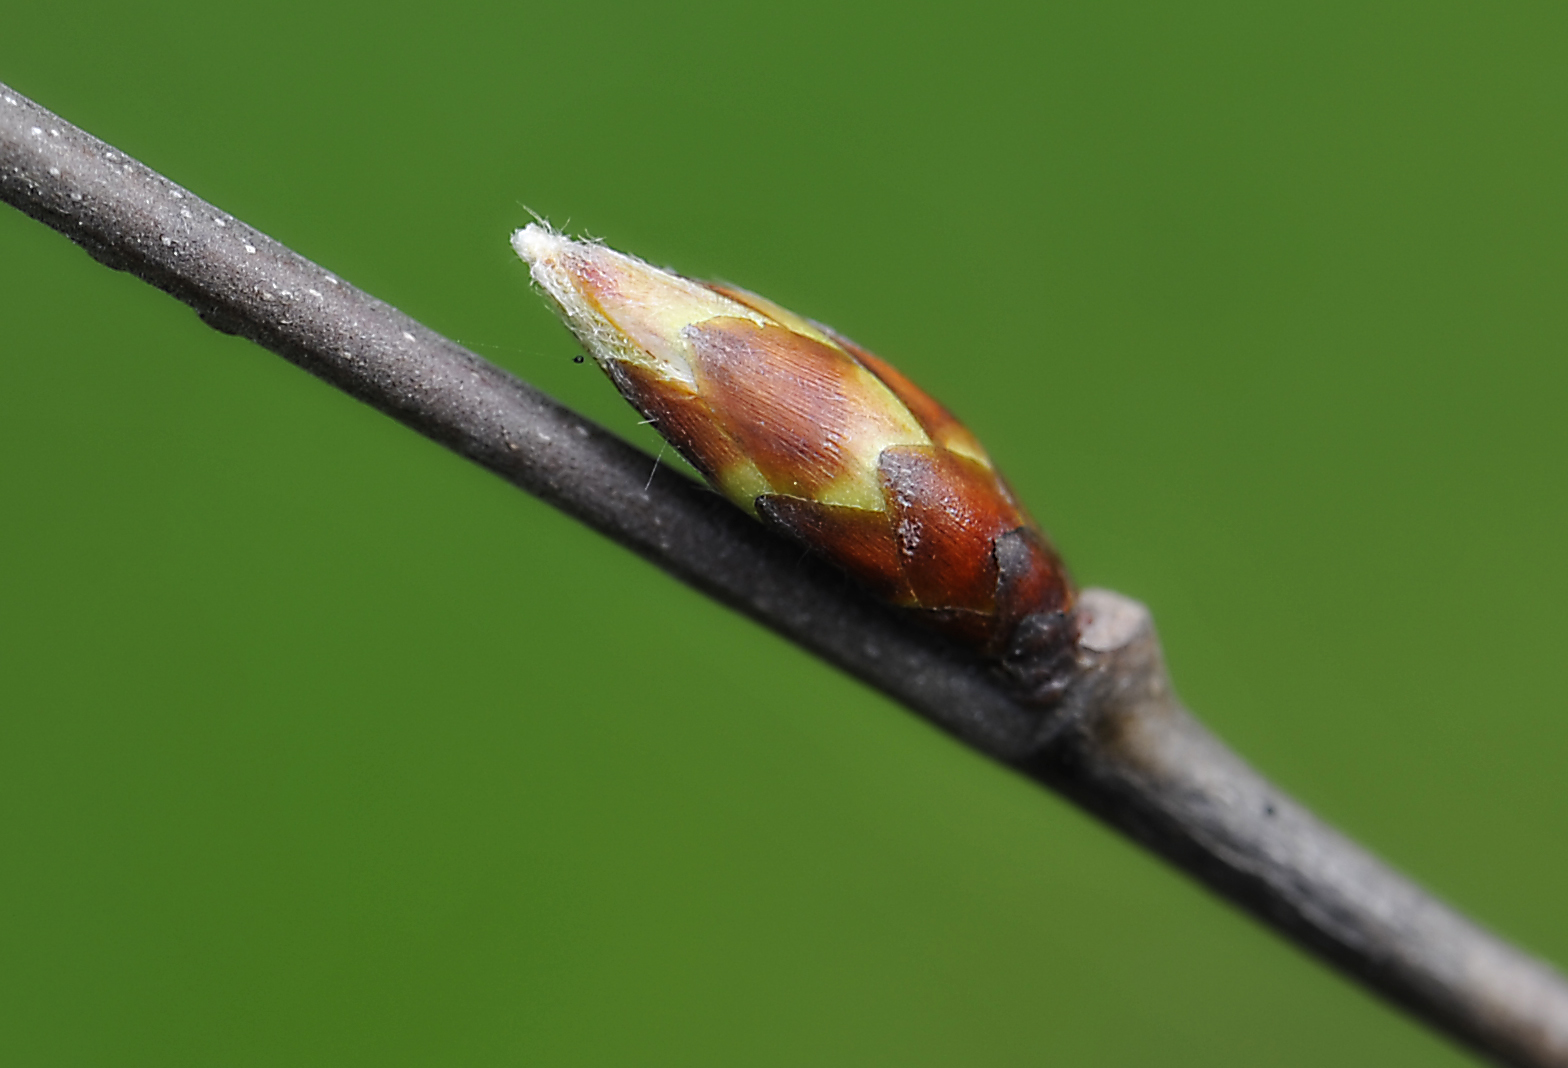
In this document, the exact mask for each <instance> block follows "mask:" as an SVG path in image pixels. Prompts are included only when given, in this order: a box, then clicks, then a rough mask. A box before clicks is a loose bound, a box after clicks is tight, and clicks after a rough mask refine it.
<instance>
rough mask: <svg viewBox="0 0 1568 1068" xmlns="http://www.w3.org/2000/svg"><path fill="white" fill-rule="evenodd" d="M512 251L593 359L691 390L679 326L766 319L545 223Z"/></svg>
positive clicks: (520, 235)
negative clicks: (643, 371)
mask: <svg viewBox="0 0 1568 1068" xmlns="http://www.w3.org/2000/svg"><path fill="white" fill-rule="evenodd" d="M512 248H513V249H514V250H515V251H516V252H517V255H518V256H519V257H520V258H521V259H522V260H523V261H524V262H525V263H527V264H528V273H529V274H530V275H532V277H533V280H534V283H535V284H536V285H538V287H539V288H540V289H542V290H544V291H545V293H547V294H549V296H550V299H551V300H552V301H554V303H555V305H556V307H557V308H558V309H560V312H561V315H562V317H563V318H565V320H566V325H567V327H568V328H569V329H570V330H571V331H572V333H574V334H576V335H577V337H578V339H579V340H580V341H582V343H583V347H584V348H586V349H587V350H588V352H589V354H590V355H592V356H593V358H594V360H595V361H596V362H598V363H599V364H600V365H601V366H603V367H604V368H605V369H606V370H608V369H609V368H610V367H611V365H612V364H615V363H632V364H637V365H638V366H640V367H643V368H646V369H648V370H650V371H653V372H655V373H656V374H658V375H660V376H662V377H664V378H665V379H666V380H668V381H671V382H678V383H680V384H681V385H683V386H685V387H686V388H687V389H695V388H696V379H695V377H694V376H693V374H692V368H691V362H690V359H691V355H690V352H689V350H688V349H687V343H686V339H685V328H686V327H687V326H690V325H691V324H694V323H700V322H704V321H706V320H708V319H712V318H716V317H732V318H741V319H749V320H750V321H752V322H754V323H757V324H758V325H768V324H770V323H771V320H769V319H768V318H766V317H765V316H763V315H761V314H759V313H758V312H756V311H754V310H753V309H751V308H748V307H746V306H745V305H744V304H740V303H738V302H736V301H734V300H731V299H730V298H729V297H726V296H724V295H723V294H721V293H718V292H715V291H714V290H713V289H710V288H709V287H707V286H705V285H703V284H702V283H700V282H693V281H692V280H691V279H689V278H683V277H681V276H680V275H678V274H675V273H674V272H672V271H665V270H661V269H660V268H658V267H653V266H651V265H649V264H647V263H644V262H643V261H642V260H640V259H638V258H637V257H635V256H628V255H626V254H625V253H623V252H617V251H615V250H614V249H612V248H610V247H609V246H607V245H602V244H599V243H597V242H592V241H574V240H573V239H571V238H569V237H566V236H565V235H563V234H560V233H557V232H556V231H555V230H554V229H552V228H551V226H550V224H549V223H546V222H544V221H542V220H541V221H539V222H534V223H529V224H528V225H527V226H525V227H523V228H522V229H521V230H517V231H514V232H513V234H512Z"/></svg>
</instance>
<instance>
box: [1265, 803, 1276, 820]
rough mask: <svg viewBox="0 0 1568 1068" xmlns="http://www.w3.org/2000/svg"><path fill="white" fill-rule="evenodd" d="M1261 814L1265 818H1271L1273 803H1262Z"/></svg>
mask: <svg viewBox="0 0 1568 1068" xmlns="http://www.w3.org/2000/svg"><path fill="white" fill-rule="evenodd" d="M1263 814H1264V815H1265V816H1270V817H1272V816H1273V815H1274V802H1272V801H1265V802H1263Z"/></svg>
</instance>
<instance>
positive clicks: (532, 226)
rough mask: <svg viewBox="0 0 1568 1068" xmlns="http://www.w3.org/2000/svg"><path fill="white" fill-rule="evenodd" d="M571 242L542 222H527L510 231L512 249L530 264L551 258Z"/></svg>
mask: <svg viewBox="0 0 1568 1068" xmlns="http://www.w3.org/2000/svg"><path fill="white" fill-rule="evenodd" d="M571 243H572V240H571V238H569V237H562V236H561V235H560V234H558V233H556V232H555V231H554V230H552V229H550V227H549V226H547V225H545V224H544V223H529V224H528V225H527V226H525V227H523V228H522V229H521V230H516V231H513V233H512V249H513V251H515V252H516V253H517V255H518V256H519V257H520V258H521V259H522V260H523V262H524V263H527V264H529V265H530V266H532V265H533V264H535V263H539V262H540V261H542V260H548V259H550V258H552V257H553V256H555V255H556V254H557V253H559V252H560V250H561V249H562V248H564V247H565V246H567V245H570V244H571Z"/></svg>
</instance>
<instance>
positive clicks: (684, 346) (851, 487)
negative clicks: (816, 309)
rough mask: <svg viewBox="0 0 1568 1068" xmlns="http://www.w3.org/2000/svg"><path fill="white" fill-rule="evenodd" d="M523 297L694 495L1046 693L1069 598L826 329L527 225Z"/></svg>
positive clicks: (919, 413)
mask: <svg viewBox="0 0 1568 1068" xmlns="http://www.w3.org/2000/svg"><path fill="white" fill-rule="evenodd" d="M512 245H513V248H514V249H515V250H516V251H517V254H518V255H519V256H520V257H522V259H523V260H525V261H526V262H527V263H528V265H529V269H530V273H531V274H532V277H533V280H534V282H535V283H536V284H537V285H538V286H539V287H540V288H541V289H542V290H544V292H545V293H546V294H547V295H548V296H549V297H550V299H551V300H552V301H553V302H554V304H555V306H556V308H557V310H558V311H559V312H560V314H561V317H562V318H563V319H564V320H565V322H566V325H567V327H568V328H569V329H570V330H571V331H572V332H573V333H574V334H576V335H577V337H578V339H579V340H580V341H581V342H582V344H583V346H584V348H586V349H587V351H588V353H589V355H591V356H592V357H593V359H594V360H595V362H597V363H598V364H599V366H600V367H601V368H603V369H604V371H605V372H606V373H607V374H608V375H609V376H610V378H611V380H612V381H613V382H614V383H615V385H616V388H618V389H619V390H620V391H621V394H622V395H623V396H624V397H625V398H626V399H627V400H628V401H630V402H631V404H632V406H633V407H634V408H636V409H637V410H638V411H639V412H641V413H642V414H643V416H644V417H645V418H646V419H647V420H648V421H649V422H650V423H652V424H653V426H654V427H655V428H656V429H657V430H658V431H659V433H660V434H662V435H663V436H664V437H665V439H666V440H668V441H669V442H670V444H671V445H673V446H675V448H676V449H677V450H678V451H679V452H680V454H681V455H682V456H684V457H685V458H686V460H687V461H689V462H690V463H691V464H692V466H693V467H695V468H696V469H697V470H698V471H699V472H701V473H702V475H703V477H704V478H706V479H707V481H708V483H709V484H710V485H712V486H713V487H714V489H716V490H717V491H718V492H720V493H722V494H723V495H724V496H726V497H727V498H729V499H730V500H731V501H733V502H734V503H735V504H736V505H738V506H739V507H741V508H743V509H745V510H746V511H748V512H750V513H751V514H752V515H754V516H756V517H757V518H758V519H760V520H762V521H763V522H765V523H767V524H769V525H771V526H773V527H775V528H777V529H779V530H781V531H783V532H784V533H786V534H788V535H789V536H791V537H793V538H795V539H797V540H798V541H800V542H802V543H804V544H805V545H807V546H809V547H810V548H811V549H813V550H815V551H816V552H817V553H819V554H820V555H822V556H823V557H825V558H827V559H828V560H829V561H831V562H833V563H834V564H836V565H838V566H839V567H840V568H842V569H843V570H844V571H846V572H848V573H849V574H850V575H851V576H853V577H854V578H855V579H857V580H859V581H860V582H861V583H862V584H863V585H864V586H866V587H867V588H868V589H869V590H871V591H872V592H873V593H874V594H875V595H877V596H878V597H880V598H881V599H883V600H885V601H887V602H890V603H891V604H893V605H896V606H898V607H899V608H900V609H903V610H906V611H908V612H910V613H913V614H916V615H918V616H919V617H921V618H922V619H923V620H924V621H925V622H927V623H929V624H931V625H934V626H936V627H938V628H939V629H941V630H943V631H945V632H947V633H948V634H950V635H952V636H954V637H956V638H958V639H959V640H960V641H962V642H964V643H965V644H967V645H969V646H971V647H973V648H975V649H976V650H977V651H979V652H980V653H981V654H982V655H984V656H986V657H988V658H990V659H992V660H993V661H996V662H997V663H999V664H1001V665H1002V666H1003V667H1004V668H1006V669H1007V670H1008V672H1009V674H1010V675H1011V676H1012V677H1013V679H1014V681H1015V683H1017V684H1018V685H1019V686H1020V688H1021V689H1022V691H1023V693H1024V696H1025V697H1026V698H1028V699H1030V700H1033V701H1036V702H1040V703H1048V702H1049V701H1051V700H1054V698H1055V697H1056V696H1057V695H1058V694H1059V692H1060V690H1061V688H1062V686H1063V685H1064V680H1065V673H1066V670H1067V667H1068V666H1069V665H1070V663H1071V660H1072V649H1073V645H1074V638H1075V632H1074V628H1073V626H1072V621H1071V610H1072V604H1073V589H1072V585H1071V583H1070V581H1069V579H1068V577H1067V573H1066V570H1065V569H1064V568H1063V566H1062V563H1061V560H1060V558H1059V557H1058V556H1057V555H1056V552H1055V551H1054V550H1053V549H1052V548H1051V546H1050V544H1049V543H1048V542H1047V541H1046V539H1045V537H1044V535H1043V534H1042V533H1041V532H1040V530H1039V528H1038V527H1037V526H1036V525H1035V523H1034V521H1033V520H1032V519H1030V518H1029V516H1028V514H1027V513H1026V512H1025V511H1024V510H1023V509H1022V507H1020V506H1019V504H1018V503H1017V501H1016V500H1015V499H1014V497H1013V494H1012V491H1011V490H1010V489H1009V488H1008V486H1007V483H1006V482H1005V481H1004V480H1003V479H1002V477H1001V475H1000V474H999V473H998V472H997V470H996V467H995V465H994V464H993V463H992V462H991V458H990V457H989V456H988V455H987V454H986V452H985V450H984V448H982V447H981V445H980V443H979V442H978V441H977V440H976V439H975V437H974V435H973V434H971V433H970V432H969V430H968V429H967V428H966V427H964V425H963V424H962V423H960V422H959V421H958V420H957V419H956V418H954V417H953V415H952V414H951V413H950V412H948V411H947V409H946V408H944V407H942V405H940V404H938V403H937V402H936V401H935V400H933V399H932V398H931V397H930V396H928V395H927V394H926V393H925V392H924V391H922V390H921V389H920V388H919V387H917V386H916V385H915V384H914V383H913V382H911V381H910V380H909V379H908V378H906V377H905V376H904V375H903V374H901V373H900V372H899V371H897V370H896V369H894V368H893V367H892V366H891V365H889V364H888V363H886V362H885V361H883V360H882V359H880V358H879V357H877V356H874V355H873V354H871V353H870V352H868V351H866V350H865V349H863V348H861V347H860V346H858V345H856V344H855V343H854V342H852V341H850V340H849V339H848V338H845V337H843V336H842V335H840V334H838V333H836V332H834V331H833V330H831V329H829V328H827V327H825V326H823V325H821V324H820V323H816V322H813V321H811V320H809V319H805V318H802V317H801V316H799V315H796V314H795V313H793V312H790V311H788V310H786V309H784V308H781V307H779V306H778V305H776V304H774V303H773V302H771V301H769V300H767V299H765V298H763V297H759V296H757V295H756V294H753V293H749V292H746V291H745V290H742V289H737V288H735V287H733V286H728V285H718V284H708V283H703V282H698V281H694V280H692V279H689V278H684V277H681V276H680V275H677V274H674V273H673V272H670V271H665V270H661V269H659V268H656V267H652V266H649V265H648V264H646V263H644V262H643V261H641V260H639V259H636V258H634V257H632V256H627V255H625V254H623V253H620V252H616V251H614V250H613V249H610V248H607V247H606V246H604V245H602V244H597V243H593V242H584V241H574V240H572V239H570V238H567V237H564V236H562V235H560V234H558V233H556V232H555V231H553V230H551V229H550V228H549V227H548V226H545V225H543V224H539V223H536V224H533V225H530V226H527V227H525V228H523V229H521V230H518V231H517V232H516V233H515V234H513V235H512Z"/></svg>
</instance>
